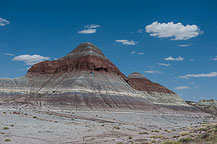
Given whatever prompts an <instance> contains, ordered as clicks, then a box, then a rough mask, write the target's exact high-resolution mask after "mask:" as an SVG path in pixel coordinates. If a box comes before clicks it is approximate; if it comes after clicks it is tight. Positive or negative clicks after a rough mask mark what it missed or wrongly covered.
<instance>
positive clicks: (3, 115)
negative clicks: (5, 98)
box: [0, 106, 215, 144]
mask: <svg viewBox="0 0 217 144" xmlns="http://www.w3.org/2000/svg"><path fill="white" fill-rule="evenodd" d="M205 123H215V119H213V118H210V117H203V116H198V115H179V114H175V115H169V114H167V115H166V114H164V115H160V114H152V113H147V112H146V113H144V112H143V113H142V112H109V111H69V110H59V109H48V108H22V107H13V106H0V144H5V143H6V144H92V143H93V144H95V143H98V144H104V143H105V144H128V143H129V144H130V143H132V144H135V143H139V144H140V143H141V144H146V143H147V144H149V143H156V144H158V143H161V142H162V141H165V140H174V141H175V140H178V139H180V138H182V137H185V136H186V135H188V134H189V133H188V131H189V130H192V129H195V128H199V127H201V126H203V125H204V124H205Z"/></svg>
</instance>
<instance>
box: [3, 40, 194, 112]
mask: <svg viewBox="0 0 217 144" xmlns="http://www.w3.org/2000/svg"><path fill="white" fill-rule="evenodd" d="M0 103H1V104H10V103H17V104H32V105H37V106H55V107H64V108H72V109H92V110H93V109H97V110H99V109H102V110H104V109H113V110H120V109H121V110H125V109H130V110H143V111H145V110H146V111H155V110H159V111H161V110H163V111H164V112H165V111H167V110H168V108H169V109H173V110H174V109H175V110H187V111H197V109H195V108H193V107H191V106H189V105H188V104H186V103H185V101H184V100H182V99H181V98H180V97H179V96H178V95H177V94H175V93H174V92H172V91H171V90H169V89H167V88H166V87H164V86H162V85H160V84H157V83H153V82H152V81H151V80H149V79H147V78H146V77H144V76H143V75H141V74H139V73H137V72H135V73H132V74H131V75H130V76H129V77H126V76H125V75H124V74H123V73H121V72H120V70H119V69H118V68H117V67H116V66H115V65H114V64H113V63H112V62H111V61H110V60H109V59H108V58H106V57H105V56H104V54H103V53H102V51H101V50H100V49H99V48H97V47H96V46H94V45H93V44H91V43H82V44H80V45H79V46H78V47H76V48H75V49H74V50H73V51H72V52H70V53H69V54H68V55H66V56H64V57H62V58H60V59H57V60H53V61H44V62H40V63H37V64H35V65H33V66H32V67H31V68H30V69H29V70H28V72H27V74H26V75H25V76H24V77H20V78H15V79H6V78H4V79H3V78H2V79H0ZM165 109H167V110H165Z"/></svg>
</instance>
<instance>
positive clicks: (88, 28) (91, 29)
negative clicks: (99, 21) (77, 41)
mask: <svg viewBox="0 0 217 144" xmlns="http://www.w3.org/2000/svg"><path fill="white" fill-rule="evenodd" d="M98 27H100V25H96V24H91V25H86V26H84V28H85V29H83V30H81V31H79V32H78V33H79V34H93V33H96V28H98Z"/></svg>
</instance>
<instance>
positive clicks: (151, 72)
mask: <svg viewBox="0 0 217 144" xmlns="http://www.w3.org/2000/svg"><path fill="white" fill-rule="evenodd" d="M145 73H149V74H154V73H160V72H159V71H157V70H147V71H145Z"/></svg>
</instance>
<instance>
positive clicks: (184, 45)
mask: <svg viewBox="0 0 217 144" xmlns="http://www.w3.org/2000/svg"><path fill="white" fill-rule="evenodd" d="M190 45H191V44H182V45H178V46H179V47H188V46H190Z"/></svg>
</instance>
